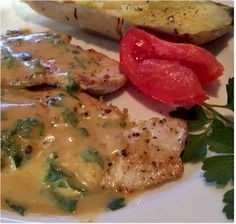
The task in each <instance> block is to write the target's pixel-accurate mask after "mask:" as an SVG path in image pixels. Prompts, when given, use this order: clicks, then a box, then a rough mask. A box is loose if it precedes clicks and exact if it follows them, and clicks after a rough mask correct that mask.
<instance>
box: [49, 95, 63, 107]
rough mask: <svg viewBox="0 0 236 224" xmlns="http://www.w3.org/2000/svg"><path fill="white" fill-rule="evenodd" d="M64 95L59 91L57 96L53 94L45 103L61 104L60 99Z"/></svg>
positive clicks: (56, 105)
mask: <svg viewBox="0 0 236 224" xmlns="http://www.w3.org/2000/svg"><path fill="white" fill-rule="evenodd" d="M64 96H65V95H64V94H63V93H60V94H59V95H58V96H55V97H54V98H51V99H49V100H48V101H47V104H48V105H49V106H55V107H58V106H62V99H63V97H64Z"/></svg>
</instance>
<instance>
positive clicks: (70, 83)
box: [64, 72, 79, 94]
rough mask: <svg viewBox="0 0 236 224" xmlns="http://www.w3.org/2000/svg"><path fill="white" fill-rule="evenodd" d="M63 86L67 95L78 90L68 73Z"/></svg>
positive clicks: (72, 77) (73, 79)
mask: <svg viewBox="0 0 236 224" xmlns="http://www.w3.org/2000/svg"><path fill="white" fill-rule="evenodd" d="M64 86H65V88H66V90H67V92H68V93H69V94H72V93H74V92H77V91H78V90H79V85H78V84H77V82H76V81H75V78H74V76H73V75H72V74H71V73H70V72H68V74H67V76H66V77H65V81H64Z"/></svg>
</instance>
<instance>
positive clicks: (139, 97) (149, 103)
mask: <svg viewBox="0 0 236 224" xmlns="http://www.w3.org/2000/svg"><path fill="white" fill-rule="evenodd" d="M124 92H126V93H127V94H128V95H129V96H130V97H132V98H133V99H134V100H135V101H138V102H139V103H140V104H141V105H143V106H144V107H146V108H147V109H149V110H151V111H154V112H157V113H159V114H162V115H169V112H171V111H173V110H175V109H176V107H177V105H171V106H170V105H167V104H163V103H161V102H159V101H157V100H154V99H152V98H150V97H148V96H145V95H144V94H143V93H142V92H141V91H140V90H139V89H138V88H137V87H135V86H134V85H133V84H132V83H131V82H128V83H127V84H126V85H125V86H124V87H122V88H121V89H119V90H117V91H115V92H113V93H110V94H107V95H106V96H105V99H106V101H112V100H114V99H116V98H118V97H120V96H121V95H122V94H123V93H124Z"/></svg>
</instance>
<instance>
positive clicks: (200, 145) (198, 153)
mask: <svg viewBox="0 0 236 224" xmlns="http://www.w3.org/2000/svg"><path fill="white" fill-rule="evenodd" d="M205 134H206V133H205V132H203V133H201V134H198V135H193V134H189V135H188V137H187V141H186V144H185V148H184V151H183V153H182V155H181V158H182V160H183V162H190V161H192V162H197V161H200V160H203V159H204V158H205V156H206V153H207V147H206V142H205Z"/></svg>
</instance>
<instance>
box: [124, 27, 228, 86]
mask: <svg viewBox="0 0 236 224" xmlns="http://www.w3.org/2000/svg"><path fill="white" fill-rule="evenodd" d="M150 58H155V59H166V60H171V61H176V60H177V61H180V63H181V64H182V65H184V66H186V67H188V68H190V69H192V70H193V71H194V72H195V73H196V75H197V76H198V78H199V80H200V82H201V83H202V84H205V83H209V82H211V81H213V80H215V79H217V78H218V77H219V76H221V75H222V74H223V71H224V68H223V66H222V65H221V64H220V62H218V61H217V60H216V58H215V57H214V56H213V55H212V54H211V53H210V52H208V51H207V50H205V49H203V48H200V47H197V46H195V45H192V44H181V43H171V42H168V41H164V40H161V39H159V38H157V37H156V36H153V35H151V34H149V33H147V32H145V31H143V30H140V29H137V28H130V29H129V30H128V31H127V32H126V34H125V35H124V37H123V38H122V41H121V45H120V59H121V68H122V70H124V71H125V70H129V69H130V68H128V67H130V60H131V61H132V62H133V60H135V61H142V60H144V59H150Z"/></svg>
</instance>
